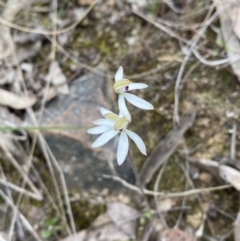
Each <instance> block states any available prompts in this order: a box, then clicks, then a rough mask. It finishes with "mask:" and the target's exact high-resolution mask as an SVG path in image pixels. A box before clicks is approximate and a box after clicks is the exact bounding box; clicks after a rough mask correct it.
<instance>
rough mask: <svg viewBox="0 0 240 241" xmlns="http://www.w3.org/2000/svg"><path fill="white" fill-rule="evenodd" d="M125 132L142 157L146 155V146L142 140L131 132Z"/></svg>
mask: <svg viewBox="0 0 240 241" xmlns="http://www.w3.org/2000/svg"><path fill="white" fill-rule="evenodd" d="M125 132H126V133H127V135H128V136H129V137H130V138H131V139H132V140H133V141H134V143H135V144H136V146H137V147H138V149H139V151H140V152H141V153H142V154H143V155H147V151H146V146H145V144H144V142H143V140H142V138H141V137H140V136H139V135H137V134H136V133H135V132H133V131H130V130H125Z"/></svg>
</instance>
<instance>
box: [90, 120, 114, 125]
mask: <svg viewBox="0 0 240 241" xmlns="http://www.w3.org/2000/svg"><path fill="white" fill-rule="evenodd" d="M92 123H93V124H95V125H98V126H114V121H112V120H107V119H99V120H95V121H93V122H92Z"/></svg>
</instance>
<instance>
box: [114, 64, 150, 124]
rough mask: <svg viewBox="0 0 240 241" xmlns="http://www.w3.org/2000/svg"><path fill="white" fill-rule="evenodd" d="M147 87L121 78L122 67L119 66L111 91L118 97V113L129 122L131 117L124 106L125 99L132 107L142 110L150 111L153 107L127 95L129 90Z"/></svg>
mask: <svg viewBox="0 0 240 241" xmlns="http://www.w3.org/2000/svg"><path fill="white" fill-rule="evenodd" d="M147 87H148V85H146V84H143V83H132V82H131V81H130V80H129V79H124V78H123V67H122V66H120V67H119V69H118V71H117V72H116V74H115V83H114V85H113V89H114V90H115V92H116V93H117V94H118V95H119V97H118V106H119V110H120V113H122V115H123V116H124V117H125V118H126V119H127V120H128V121H129V122H131V115H130V113H129V111H128V108H127V106H126V102H125V99H126V100H127V101H128V102H130V103H131V104H132V105H134V106H136V107H138V108H140V109H144V110H152V109H154V107H153V105H152V104H151V103H149V102H147V101H146V100H143V99H142V98H140V97H138V96H136V95H133V94H129V93H127V92H128V91H131V90H137V89H144V88H147Z"/></svg>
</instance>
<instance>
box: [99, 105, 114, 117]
mask: <svg viewBox="0 0 240 241" xmlns="http://www.w3.org/2000/svg"><path fill="white" fill-rule="evenodd" d="M99 110H100V112H101V114H102V115H103V116H104V117H105V115H106V114H109V113H111V114H114V113H113V112H112V111H110V110H108V109H106V108H103V107H101V108H100V109H99ZM114 115H115V114H114Z"/></svg>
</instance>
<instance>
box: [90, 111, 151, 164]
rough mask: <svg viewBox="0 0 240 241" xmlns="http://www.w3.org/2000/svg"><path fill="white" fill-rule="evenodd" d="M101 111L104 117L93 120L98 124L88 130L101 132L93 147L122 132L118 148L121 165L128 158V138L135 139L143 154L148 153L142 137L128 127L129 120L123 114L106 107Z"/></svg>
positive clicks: (118, 158)
mask: <svg viewBox="0 0 240 241" xmlns="http://www.w3.org/2000/svg"><path fill="white" fill-rule="evenodd" d="M100 112H101V114H102V115H103V117H104V119H99V120H96V121H93V123H94V124H95V125H97V126H96V127H93V128H90V129H88V130H87V132H88V133H89V134H96V135H97V134H101V135H100V136H99V137H98V138H97V139H96V140H95V141H94V142H93V143H92V147H93V148H95V147H100V146H103V145H104V144H106V143H107V142H108V141H109V140H111V139H112V138H113V137H115V136H116V135H117V134H120V138H119V142H118V149H117V162H118V164H119V165H121V164H122V163H123V162H124V161H125V159H126V156H127V153H128V149H129V139H128V138H130V139H132V140H133V142H134V143H135V144H136V146H137V147H138V149H139V151H140V152H141V153H142V154H144V155H147V152H146V146H145V144H144V142H143V140H142V139H141V137H140V136H138V135H137V134H136V133H134V132H133V131H130V130H128V129H127V127H128V124H129V121H128V120H127V119H126V118H125V117H122V116H121V115H119V116H118V115H116V114H114V113H113V112H112V111H110V110H107V109H105V108H100Z"/></svg>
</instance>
